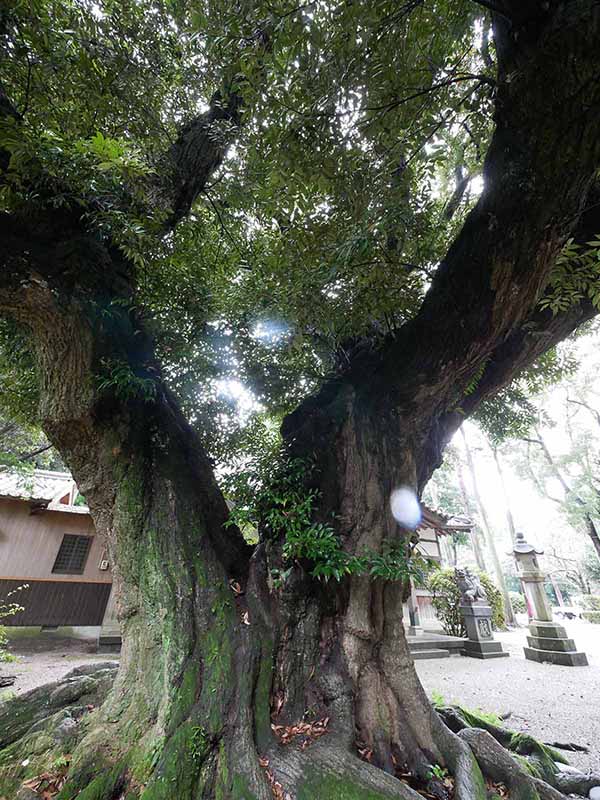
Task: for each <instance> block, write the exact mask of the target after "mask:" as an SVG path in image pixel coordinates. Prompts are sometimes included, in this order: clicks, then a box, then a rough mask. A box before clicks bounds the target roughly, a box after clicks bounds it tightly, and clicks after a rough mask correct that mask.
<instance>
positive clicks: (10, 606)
mask: <svg viewBox="0 0 600 800" xmlns="http://www.w3.org/2000/svg"><path fill="white" fill-rule="evenodd" d="M28 588H29V584H28V583H24V584H23V585H22V586H17V588H16V589H13V590H12V592H9V593H8V594H7V595H6V598H5V599H4V600H0V623H1V622H2V620H4V619H8V617H12V616H14V615H15V614H18V613H19V611H24V610H25V609H24V608H23V606H20V605H19V604H18V603H14V602H12V601H10V602H9V598H10V597H12V596H14V595H15V594H16V593H17V592H20V591H21V590H22V589H28ZM7 644H8V637H7V635H6V628H4V627H3V626H2V625H1V624H0V661H14V660H15V657H14V656H12V655H11V654H10V653H9V652H8V649H7Z"/></svg>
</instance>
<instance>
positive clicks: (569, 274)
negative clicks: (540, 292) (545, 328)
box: [540, 237, 600, 314]
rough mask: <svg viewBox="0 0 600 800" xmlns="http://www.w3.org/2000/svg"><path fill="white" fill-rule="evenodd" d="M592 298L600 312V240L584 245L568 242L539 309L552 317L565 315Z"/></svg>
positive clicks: (570, 240)
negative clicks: (577, 304) (561, 313)
mask: <svg viewBox="0 0 600 800" xmlns="http://www.w3.org/2000/svg"><path fill="white" fill-rule="evenodd" d="M584 297H589V298H590V300H591V301H592V303H593V304H594V306H595V307H596V308H597V309H598V310H600V239H599V238H598V237H595V238H594V239H592V240H591V241H589V242H586V244H585V245H580V244H577V243H576V242H575V241H574V240H573V239H572V238H571V239H568V240H567V242H566V244H565V245H564V247H563V249H562V250H561V252H560V255H559V256H558V258H557V259H556V262H555V264H554V267H553V269H552V272H551V274H550V284H549V290H547V291H546V294H545V296H544V298H543V299H542V301H541V302H540V308H549V309H550V310H551V311H552V313H553V314H558V313H559V312H562V311H566V310H567V309H568V308H570V307H571V306H573V305H575V304H576V303H579V302H580V301H581V300H583V298H584Z"/></svg>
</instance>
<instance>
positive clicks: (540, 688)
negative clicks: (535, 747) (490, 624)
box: [415, 621, 600, 771]
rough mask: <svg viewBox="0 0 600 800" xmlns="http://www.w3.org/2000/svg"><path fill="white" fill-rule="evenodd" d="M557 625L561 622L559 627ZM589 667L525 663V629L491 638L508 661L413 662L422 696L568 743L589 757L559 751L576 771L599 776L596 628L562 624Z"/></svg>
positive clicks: (599, 638) (599, 642) (599, 645)
mask: <svg viewBox="0 0 600 800" xmlns="http://www.w3.org/2000/svg"><path fill="white" fill-rule="evenodd" d="M561 624H562V623H561ZM564 624H565V627H566V628H567V634H568V635H569V636H570V637H571V638H573V639H575V644H576V646H577V648H578V649H579V650H583V651H585V652H586V653H587V655H588V660H589V663H590V666H589V667H559V666H555V665H553V664H537V663H535V662H533V661H526V660H525V656H524V654H523V645H525V644H527V641H526V635H527V630H526V629H524V628H521V629H519V630H516V631H512V632H510V633H500V634H496V638H497V639H499V640H500V641H502V644H503V646H504V649H505V650H507V651H508V652H509V653H510V658H499V659H490V660H488V661H480V660H478V659H476V658H463V657H460V656H455V657H452V658H445V659H439V660H432V661H417V662H415V663H416V667H417V672H418V673H419V677H420V678H421V682H422V683H423V685H424V687H425V689H426V691H427V692H428V694H431V692H434V691H435V692H439V693H440V694H441V695H442V696H443V698H444V700H445V701H446V702H448V703H460V704H462V705H464V706H466V707H467V708H481V709H482V710H483V711H494V712H496V713H497V714H500V715H503V714H505V713H508V712H511V716H510V717H509V719H507V720H506V723H505V724H506V725H507V727H510V728H513V729H515V730H518V731H526V732H528V733H531V734H532V735H533V736H535V737H537V738H538V739H541V740H542V741H545V742H574V743H575V744H580V745H584V746H585V747H588V748H589V753H570V752H565V755H566V756H567V758H568V760H569V762H570V763H571V764H572V765H573V766H574V767H577V768H579V769H581V770H584V771H585V770H587V769H589V768H590V767H592V768H594V769H596V770H599V771H600V626H598V625H590V624H587V623H583V622H575V621H574V622H567V623H564Z"/></svg>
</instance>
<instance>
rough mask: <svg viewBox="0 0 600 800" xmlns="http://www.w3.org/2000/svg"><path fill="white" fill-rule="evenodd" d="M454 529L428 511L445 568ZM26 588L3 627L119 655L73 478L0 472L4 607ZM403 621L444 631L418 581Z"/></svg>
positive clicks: (98, 550)
mask: <svg viewBox="0 0 600 800" xmlns="http://www.w3.org/2000/svg"><path fill="white" fill-rule="evenodd" d="M456 527H457V526H455V525H452V521H451V520H448V519H446V518H445V517H443V516H442V515H441V514H439V513H437V512H435V511H433V510H431V509H429V508H427V507H426V506H424V507H423V519H422V521H421V524H420V525H419V527H418V529H417V533H418V536H419V542H418V544H417V549H418V550H419V551H420V552H421V553H422V554H423V555H425V556H427V557H428V558H430V559H433V560H436V561H440V562H441V560H442V552H441V547H440V537H442V536H444V535H446V534H447V533H449V532H450V531H451V530H453V529H456ZM461 529H464V527H461ZM25 585H26V588H23V589H22V590H20V591H19V592H18V593H17V594H16V595H13V597H12V598H10V599H12V600H15V601H16V602H18V603H19V604H20V605H22V606H23V607H24V610H23V611H21V612H19V613H18V614H16V615H15V616H13V617H9V618H7V619H6V620H5V621H4V623H3V624H5V625H7V626H12V627H15V626H19V627H29V628H31V627H33V628H38V629H40V628H41V629H46V630H48V629H56V628H58V629H64V628H69V629H70V630H69V633H72V634H74V635H79V636H83V637H89V638H95V639H97V640H98V641H99V643H100V645H101V646H102V647H103V649H107V650H112V649H118V646H119V644H120V635H119V628H118V623H117V620H116V615H115V610H114V605H113V603H112V602H111V590H112V575H111V571H110V565H109V563H108V559H107V554H106V552H105V550H104V547H103V545H102V542H101V541H100V539H99V537H98V536H96V533H95V530H94V525H93V522H92V518H91V516H90V512H89V509H88V507H87V505H86V504H85V499H84V498H83V497H82V496H81V495H80V494H79V492H78V490H77V486H76V485H75V483H74V481H73V479H72V477H71V475H70V474H69V473H65V472H49V471H46V470H35V472H33V473H31V474H27V475H23V474H19V473H14V472H13V473H11V472H7V471H4V472H1V471H0V601H2V600H4V599H5V598H6V596H7V595H8V594H9V592H11V591H12V590H14V589H17V588H18V587H21V586H25ZM404 618H405V624H406V626H407V629H408V633H409V635H416V634H417V633H420V632H421V631H422V630H423V629H428V630H436V629H438V628H439V623H438V621H437V618H436V616H435V613H434V611H433V606H432V604H431V595H430V593H429V591H428V590H427V589H425V588H423V587H420V586H418V585H415V584H414V582H411V590H410V595H409V597H408V599H407V602H406V603H405V606H404Z"/></svg>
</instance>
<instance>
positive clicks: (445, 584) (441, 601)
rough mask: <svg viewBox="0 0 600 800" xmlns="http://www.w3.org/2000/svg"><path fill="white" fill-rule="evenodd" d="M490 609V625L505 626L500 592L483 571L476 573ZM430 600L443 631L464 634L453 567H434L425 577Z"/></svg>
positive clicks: (458, 592)
mask: <svg viewBox="0 0 600 800" xmlns="http://www.w3.org/2000/svg"><path fill="white" fill-rule="evenodd" d="M478 577H479V580H480V581H481V585H482V586H483V588H484V590H485V593H486V594H487V597H488V601H489V604H490V606H491V609H492V626H493V628H494V629H495V630H499V629H504V628H506V620H505V617H504V605H503V602H502V594H501V593H500V590H499V589H498V588H497V587H496V584H495V583H494V582H493V581H492V579H491V578H490V577H489V575H487V574H486V573H485V572H479V573H478ZM427 588H428V589H429V591H430V592H431V594H432V598H431V602H432V605H433V608H434V609H435V613H436V614H437V618H438V619H439V621H440V623H441V625H442V628H443V630H444V633H447V634H448V635H449V636H466V631H465V627H464V624H463V620H462V616H461V613H460V589H459V588H458V584H457V582H456V575H455V572H454V570H453V569H436V570H434V571H433V572H431V573H430V575H429V576H428V578H427Z"/></svg>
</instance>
